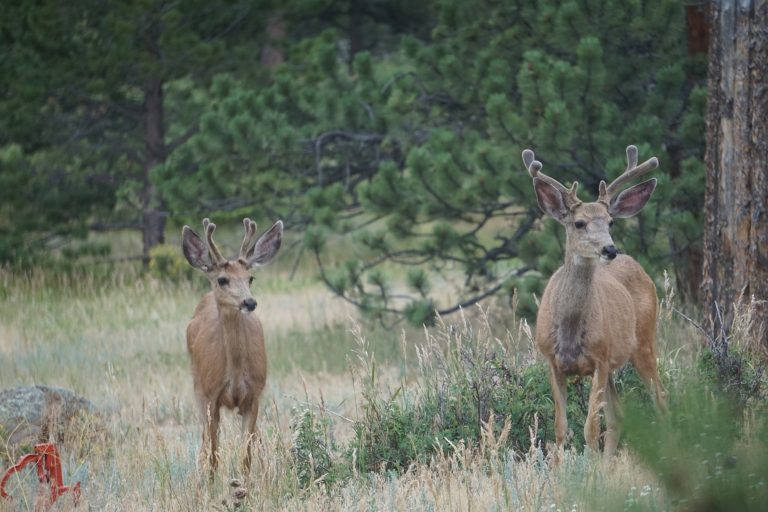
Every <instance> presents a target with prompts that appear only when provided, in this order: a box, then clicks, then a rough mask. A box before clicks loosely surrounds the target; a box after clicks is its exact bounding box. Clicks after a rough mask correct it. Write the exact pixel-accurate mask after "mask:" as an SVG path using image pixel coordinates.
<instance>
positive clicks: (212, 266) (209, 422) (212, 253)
mask: <svg viewBox="0 0 768 512" xmlns="http://www.w3.org/2000/svg"><path fill="white" fill-rule="evenodd" d="M243 225H244V226H245V237H244V238H243V242H242V245H241V246H240V254H239V255H238V257H237V258H236V259H234V260H228V259H226V258H224V257H223V256H222V255H221V251H219V248H218V247H217V246H216V244H215V243H214V241H213V232H214V230H215V229H216V225H215V224H213V223H212V222H210V221H209V220H208V219H203V230H204V232H205V241H203V240H202V239H201V238H200V237H199V236H198V235H197V233H195V232H194V231H192V230H191V229H190V228H189V226H184V229H183V230H182V247H183V249H184V256H185V257H186V258H187V261H188V262H189V264H190V265H192V266H193V267H194V268H196V269H198V270H201V271H202V272H204V273H205V275H206V277H207V278H208V280H209V281H210V282H211V287H212V290H211V291H210V292H208V293H206V294H205V295H204V296H203V298H202V299H201V300H200V303H199V304H198V305H197V308H196V309H195V313H194V316H193V317H192V320H190V322H189V325H188V326H187V349H188V350H189V355H190V358H191V361H192V379H193V383H194V390H195V398H196V400H197V404H198V408H199V410H200V414H201V416H202V421H203V445H202V449H201V453H202V459H203V460H207V462H208V464H209V467H210V476H211V478H213V476H214V474H215V471H216V466H217V462H218V456H217V444H218V431H219V418H220V409H221V407H226V408H227V409H235V408H237V410H238V413H239V414H240V415H241V416H242V432H243V436H245V447H244V457H243V466H244V468H245V470H246V472H248V471H249V470H250V465H251V445H252V444H253V441H254V438H255V436H256V419H257V417H258V415H259V399H260V397H261V393H262V391H263V390H264V385H265V384H266V380H267V354H266V351H265V348H264V332H263V330H262V327H261V322H260V321H259V319H258V317H257V316H256V314H255V313H254V312H253V311H254V310H255V309H256V300H255V299H254V298H253V295H252V294H251V290H250V284H251V282H252V281H253V277H252V276H251V275H250V272H249V271H250V269H251V268H253V267H258V266H261V265H265V264H266V263H269V262H270V261H271V260H272V259H273V258H274V257H275V255H276V254H277V251H278V250H279V249H280V243H281V241H282V237H283V223H282V221H277V222H276V223H275V224H274V225H273V226H272V227H271V228H270V229H269V230H267V231H266V232H265V233H264V234H263V235H261V236H260V237H258V238H257V237H256V223H255V222H253V221H252V220H250V219H247V218H246V219H243ZM209 444H210V445H209ZM206 454H207V456H206Z"/></svg>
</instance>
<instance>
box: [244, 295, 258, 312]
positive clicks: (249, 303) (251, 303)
mask: <svg viewBox="0 0 768 512" xmlns="http://www.w3.org/2000/svg"><path fill="white" fill-rule="evenodd" d="M243 307H244V308H245V309H247V310H248V311H253V310H254V309H256V299H253V298H248V299H245V300H244V301H243Z"/></svg>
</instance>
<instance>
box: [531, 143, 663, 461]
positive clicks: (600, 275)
mask: <svg viewBox="0 0 768 512" xmlns="http://www.w3.org/2000/svg"><path fill="white" fill-rule="evenodd" d="M523 163H524V164H525V167H526V169H527V170H528V173H529V174H530V175H531V177H532V178H533V188H534V190H535V192H536V197H537V199H538V203H539V206H540V207H541V209H542V210H543V211H544V212H545V213H547V214H548V215H550V216H551V217H553V218H554V219H555V220H557V221H558V222H559V223H560V224H562V225H563V226H565V235H566V246H565V263H564V264H563V266H562V267H560V268H559V269H558V270H557V272H555V273H554V274H553V275H552V277H551V278H550V280H549V283H548V284H547V287H546V289H545V290H544V294H543V295H542V297H541V304H540V305H539V310H538V314H537V317H536V344H537V345H538V348H539V350H540V351H541V352H542V354H544V356H545V357H546V358H547V360H548V362H549V368H550V383H551V385H552V398H553V401H554V404H555V436H556V441H557V445H558V447H562V446H563V444H564V442H565V438H566V433H567V430H568V423H567V419H566V396H567V395H566V384H567V381H566V378H567V377H568V376H571V375H578V376H591V377H592V388H591V391H590V395H589V410H588V413H587V420H586V423H585V425H584V439H585V441H586V443H587V445H588V446H589V447H590V448H591V449H592V450H594V451H597V450H598V446H599V438H600V418H599V413H600V410H601V409H604V412H605V425H606V431H605V437H604V439H603V441H604V442H603V448H604V453H605V454H606V455H610V454H612V453H614V452H615V450H616V446H617V444H618V441H619V427H620V425H619V423H620V420H621V407H620V404H619V399H618V395H617V392H616V388H615V386H614V382H613V375H612V374H613V371H614V370H616V369H617V368H619V367H621V366H622V365H624V364H625V363H626V362H627V361H631V362H632V364H633V365H634V366H635V368H636V369H637V372H638V374H639V375H640V377H641V378H642V379H643V381H644V382H645V385H646V386H647V388H648V389H649V391H650V393H651V395H652V397H653V398H654V401H655V403H656V405H657V407H658V408H659V409H661V410H662V411H665V410H666V407H667V406H666V391H665V390H664V387H663V386H662V383H661V381H660V380H659V372H658V369H657V366H656V307H657V306H656V286H655V285H654V283H653V281H652V280H651V278H650V277H649V276H648V274H646V272H645V271H644V270H643V268H642V267H641V266H640V264H638V263H637V262H636V261H635V260H634V259H633V258H631V257H630V256H627V255H624V254H619V251H618V250H617V249H616V246H615V245H614V244H613V240H612V239H611V235H610V227H611V225H612V224H613V219H614V218H626V217H632V216H633V215H635V214H637V213H638V212H639V211H640V210H641V209H642V208H643V207H644V206H645V204H646V203H647V202H648V200H649V199H650V197H651V194H652V193H653V191H654V189H655V188H656V179H655V178H652V179H650V180H648V181H645V182H643V183H640V184H638V185H635V186H633V187H630V188H627V189H626V190H623V191H621V188H622V187H623V186H624V185H625V184H626V183H627V182H629V181H630V180H632V179H634V178H637V177H639V176H641V175H643V174H645V173H647V172H649V171H651V170H653V169H655V168H656V167H658V165H659V164H658V160H657V159H656V158H655V157H654V158H651V159H649V160H647V161H645V162H643V163H642V164H640V165H637V148H636V147H635V146H629V147H627V169H626V170H625V171H624V173H623V174H622V175H621V176H619V177H618V178H617V179H615V180H614V181H613V182H612V183H611V184H610V185H606V184H605V182H604V181H601V182H600V189H599V197H598V200H597V201H596V202H593V203H584V202H582V201H581V200H579V198H578V197H577V195H576V190H577V187H578V183H577V182H573V184H572V185H571V188H570V189H569V188H567V187H565V186H564V185H562V184H561V183H560V182H559V181H557V180H555V179H553V178H551V177H549V176H547V175H545V174H544V173H542V172H541V168H542V164H541V162H539V161H537V160H535V159H534V154H533V151H531V150H530V149H526V150H525V151H523Z"/></svg>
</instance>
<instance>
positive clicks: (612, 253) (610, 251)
mask: <svg viewBox="0 0 768 512" xmlns="http://www.w3.org/2000/svg"><path fill="white" fill-rule="evenodd" d="M617 254H619V250H618V249H617V248H616V246H615V245H605V246H603V250H602V252H601V253H600V255H601V256H603V257H605V258H608V259H609V260H612V259H614V258H616V255H617Z"/></svg>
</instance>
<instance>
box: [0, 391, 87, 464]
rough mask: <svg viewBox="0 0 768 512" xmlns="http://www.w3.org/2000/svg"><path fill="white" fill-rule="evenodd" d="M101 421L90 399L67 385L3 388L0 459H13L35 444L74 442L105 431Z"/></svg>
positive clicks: (0, 394)
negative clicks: (68, 388) (74, 391)
mask: <svg viewBox="0 0 768 512" xmlns="http://www.w3.org/2000/svg"><path fill="white" fill-rule="evenodd" d="M100 423H101V421H100V416H99V413H98V411H97V410H96V407H94V405H93V404H92V403H91V402H89V401H88V400H86V399H85V398H83V397H81V396H78V395H76V394H75V393H73V392H72V391H69V390H67V389H64V388H58V387H49V386H25V387H18V388H13V389H5V390H0V458H1V457H2V456H5V457H7V458H9V459H13V458H15V457H16V456H17V455H18V452H19V450H27V449H28V448H30V447H32V446H33V445H35V444H36V443H46V442H54V443H62V444H71V442H72V441H73V440H75V439H78V438H79V439H83V437H86V438H88V437H92V435H93V434H94V433H96V432H97V431H100V430H102V427H101V425H100ZM84 434H85V436H84ZM15 452H16V453H15Z"/></svg>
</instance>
